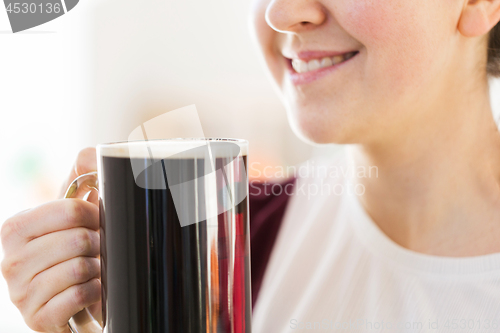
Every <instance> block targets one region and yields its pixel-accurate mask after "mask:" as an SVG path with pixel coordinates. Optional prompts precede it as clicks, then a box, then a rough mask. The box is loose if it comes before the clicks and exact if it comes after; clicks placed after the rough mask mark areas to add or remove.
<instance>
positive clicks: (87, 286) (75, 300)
mask: <svg viewBox="0 0 500 333" xmlns="http://www.w3.org/2000/svg"><path fill="white" fill-rule="evenodd" d="M100 299H101V282H100V281H99V279H92V280H90V281H88V282H85V283H82V284H78V285H75V286H71V287H69V288H68V289H66V290H64V291H62V292H61V293H59V294H57V295H56V296H54V297H52V298H51V299H50V300H49V301H48V302H47V303H46V304H45V305H43V306H42V307H41V308H40V310H39V311H38V312H37V313H36V314H35V315H34V316H33V317H32V319H31V320H30V323H29V324H31V325H32V326H33V327H32V326H31V325H30V327H32V328H34V327H36V328H38V329H36V330H37V331H38V330H39V331H56V332H57V330H63V329H65V327H67V325H68V321H69V319H70V318H71V317H72V316H73V315H75V314H76V313H78V312H80V311H81V310H83V309H84V308H86V307H88V306H90V305H92V304H94V303H97V302H99V300H100ZM63 332H64V331H63Z"/></svg>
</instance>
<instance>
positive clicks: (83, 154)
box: [60, 147, 97, 198]
mask: <svg viewBox="0 0 500 333" xmlns="http://www.w3.org/2000/svg"><path fill="white" fill-rule="evenodd" d="M96 170H97V156H96V149H95V148H94V147H89V148H85V149H82V150H81V151H80V152H79V153H78V156H77V157H76V161H75V164H74V165H73V169H72V170H71V172H70V174H69V176H68V178H67V180H66V182H65V183H64V184H63V187H62V189H61V193H60V198H62V197H64V193H66V189H67V188H68V186H69V184H71V182H72V181H73V180H75V178H76V177H78V176H81V175H83V174H86V173H88V172H92V171H96Z"/></svg>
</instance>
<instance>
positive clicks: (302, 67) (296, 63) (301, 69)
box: [292, 59, 308, 73]
mask: <svg viewBox="0 0 500 333" xmlns="http://www.w3.org/2000/svg"><path fill="white" fill-rule="evenodd" d="M292 67H293V69H295V71H296V72H297V73H305V72H307V71H308V69H307V62H305V61H302V60H298V59H293V60H292Z"/></svg>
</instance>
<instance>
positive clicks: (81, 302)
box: [73, 285, 89, 308]
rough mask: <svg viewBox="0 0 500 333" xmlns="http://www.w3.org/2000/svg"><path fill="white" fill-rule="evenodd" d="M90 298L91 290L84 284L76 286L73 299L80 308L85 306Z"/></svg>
mask: <svg viewBox="0 0 500 333" xmlns="http://www.w3.org/2000/svg"><path fill="white" fill-rule="evenodd" d="M88 298H89V291H88V289H87V288H85V286H84V285H77V286H75V290H74V291H73V300H74V302H75V304H76V305H77V306H78V307H79V308H83V307H85V305H86V304H87V300H88Z"/></svg>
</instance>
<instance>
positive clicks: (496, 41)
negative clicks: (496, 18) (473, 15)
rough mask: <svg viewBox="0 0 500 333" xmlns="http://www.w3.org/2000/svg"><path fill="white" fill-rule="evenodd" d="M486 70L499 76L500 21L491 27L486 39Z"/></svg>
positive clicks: (492, 74)
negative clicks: (487, 39)
mask: <svg viewBox="0 0 500 333" xmlns="http://www.w3.org/2000/svg"><path fill="white" fill-rule="evenodd" d="M486 70H487V72H488V74H489V75H491V76H493V77H500V23H497V25H495V26H494V27H493V29H491V31H490V36H489V41H488V65H487V67H486Z"/></svg>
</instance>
